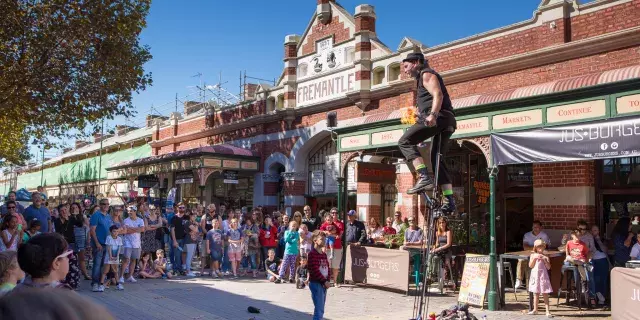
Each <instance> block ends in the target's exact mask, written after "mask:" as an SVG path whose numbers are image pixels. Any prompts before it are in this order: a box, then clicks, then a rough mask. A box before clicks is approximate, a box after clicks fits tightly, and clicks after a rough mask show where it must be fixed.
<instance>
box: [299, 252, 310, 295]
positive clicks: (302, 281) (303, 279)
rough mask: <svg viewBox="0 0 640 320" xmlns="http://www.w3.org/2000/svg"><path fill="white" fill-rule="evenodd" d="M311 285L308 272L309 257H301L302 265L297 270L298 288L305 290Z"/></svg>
mask: <svg viewBox="0 0 640 320" xmlns="http://www.w3.org/2000/svg"><path fill="white" fill-rule="evenodd" d="M308 283H309V277H308V270H307V256H306V255H302V256H300V265H299V266H298V268H297V269H296V288H297V289H304V288H305V287H306V285H307V284H308Z"/></svg>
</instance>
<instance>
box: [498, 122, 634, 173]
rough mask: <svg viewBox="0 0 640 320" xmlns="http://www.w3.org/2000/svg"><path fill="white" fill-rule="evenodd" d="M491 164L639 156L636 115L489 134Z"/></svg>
mask: <svg viewBox="0 0 640 320" xmlns="http://www.w3.org/2000/svg"><path fill="white" fill-rule="evenodd" d="M491 154H492V157H493V164H494V165H505V164H513V163H540V162H557V161H575V160H594V159H607V158H620V157H637V156H640V117H634V118H616V119H610V120H606V121H595V122H587V123H580V124H572V125H567V126H559V127H549V128H542V129H536V130H526V131H520V132H510V133H496V134H492V135H491Z"/></svg>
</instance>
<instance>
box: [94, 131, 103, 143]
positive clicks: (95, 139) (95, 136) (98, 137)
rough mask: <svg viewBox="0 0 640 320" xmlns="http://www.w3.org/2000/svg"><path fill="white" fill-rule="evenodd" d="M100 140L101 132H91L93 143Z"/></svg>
mask: <svg viewBox="0 0 640 320" xmlns="http://www.w3.org/2000/svg"><path fill="white" fill-rule="evenodd" d="M100 141H102V133H99V132H96V133H94V134H93V143H98V142H100Z"/></svg>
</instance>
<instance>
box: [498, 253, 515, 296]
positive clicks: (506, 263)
mask: <svg viewBox="0 0 640 320" xmlns="http://www.w3.org/2000/svg"><path fill="white" fill-rule="evenodd" d="M498 268H500V262H498ZM502 272H509V278H510V279H511V285H512V286H513V296H514V297H515V298H516V301H518V295H517V294H516V291H517V290H518V288H516V282H515V280H514V275H513V268H512V267H511V262H509V261H503V262H502ZM505 282H506V281H505ZM502 285H503V286H505V285H506V284H505V283H503V284H502Z"/></svg>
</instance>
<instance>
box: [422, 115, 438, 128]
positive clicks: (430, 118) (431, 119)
mask: <svg viewBox="0 0 640 320" xmlns="http://www.w3.org/2000/svg"><path fill="white" fill-rule="evenodd" d="M424 123H425V124H426V125H427V126H429V127H433V126H435V125H436V117H434V116H433V115H432V114H430V115H429V116H427V118H426V119H425V120H424Z"/></svg>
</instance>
